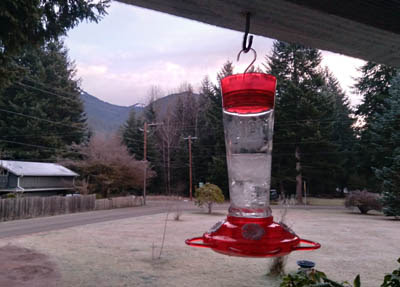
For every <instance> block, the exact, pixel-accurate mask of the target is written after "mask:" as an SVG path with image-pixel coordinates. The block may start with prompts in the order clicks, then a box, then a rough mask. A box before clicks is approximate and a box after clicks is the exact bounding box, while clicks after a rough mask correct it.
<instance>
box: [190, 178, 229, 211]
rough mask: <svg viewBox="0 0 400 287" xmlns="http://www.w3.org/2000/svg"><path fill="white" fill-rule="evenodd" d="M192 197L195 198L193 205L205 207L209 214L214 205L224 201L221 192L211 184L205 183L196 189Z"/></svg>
mask: <svg viewBox="0 0 400 287" xmlns="http://www.w3.org/2000/svg"><path fill="white" fill-rule="evenodd" d="M194 196H195V198H196V200H195V204H196V205H197V206H200V207H202V206H203V205H207V207H208V213H211V211H212V206H213V204H214V203H223V202H224V201H225V197H224V194H223V193H222V190H221V189H220V188H219V187H218V186H216V185H215V184H211V183H206V184H205V185H203V186H202V187H199V188H196V191H195V192H194Z"/></svg>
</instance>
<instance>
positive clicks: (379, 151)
mask: <svg viewBox="0 0 400 287" xmlns="http://www.w3.org/2000/svg"><path fill="white" fill-rule="evenodd" d="M388 92H389V95H388V97H387V98H386V99H385V100H384V102H383V104H384V105H383V108H382V110H380V112H379V113H376V114H374V115H373V116H374V118H375V120H374V122H371V123H370V126H369V132H370V135H371V145H372V146H373V148H374V149H375V153H374V156H375V157H376V160H374V162H375V164H376V165H375V166H374V167H373V170H374V172H375V175H376V177H377V180H378V187H379V190H380V191H382V192H383V196H382V204H383V212H384V213H385V215H387V216H397V217H399V216H400V147H399V143H400V76H396V77H395V78H394V79H393V80H392V82H391V87H390V88H389V90H388Z"/></svg>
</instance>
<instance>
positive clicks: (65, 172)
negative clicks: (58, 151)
mask: <svg viewBox="0 0 400 287" xmlns="http://www.w3.org/2000/svg"><path fill="white" fill-rule="evenodd" d="M0 167H1V168H3V169H6V170H8V171H9V172H11V173H13V174H15V175H17V176H78V174H77V173H75V172H73V171H72V170H69V169H68V168H66V167H63V166H62V165H59V164H56V163H47V162H28V161H13V160H0Z"/></svg>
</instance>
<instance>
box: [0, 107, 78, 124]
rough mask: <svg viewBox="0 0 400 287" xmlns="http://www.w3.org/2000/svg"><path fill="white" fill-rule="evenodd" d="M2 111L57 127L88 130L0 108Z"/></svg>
mask: <svg viewBox="0 0 400 287" xmlns="http://www.w3.org/2000/svg"><path fill="white" fill-rule="evenodd" d="M0 111H1V112H4V113H8V114H13V115H17V116H20V117H25V118H29V119H33V120H37V121H43V122H46V123H51V124H55V125H61V126H65V127H68V128H71V127H73V128H77V129H83V130H86V129H85V128H83V127H77V126H73V125H71V124H65V123H62V122H56V121H52V120H47V119H43V118H38V117H35V116H30V115H26V114H23V113H18V112H14V111H10V110H5V109H2V108H1V107H0Z"/></svg>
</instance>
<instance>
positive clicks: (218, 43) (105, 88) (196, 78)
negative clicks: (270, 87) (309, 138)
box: [65, 2, 364, 106]
mask: <svg viewBox="0 0 400 287" xmlns="http://www.w3.org/2000/svg"><path fill="white" fill-rule="evenodd" d="M250 32H251V31H250ZM242 37H243V33H242V32H235V31H231V30H227V29H223V28H219V27H215V26H211V25H207V24H203V23H200V22H195V21H192V20H187V19H184V18H178V17H175V16H171V15H168V14H164V13H160V12H155V11H152V10H147V9H143V8H139V7H135V6H131V5H126V4H122V3H119V2H112V3H111V6H110V8H109V9H108V15H107V16H106V17H105V18H104V19H103V20H102V21H101V22H100V23H98V24H96V23H81V24H80V25H79V26H78V27H76V28H75V29H73V30H71V31H70V32H69V33H68V37H67V38H66V39H65V43H66V46H67V47H68V49H69V55H70V58H71V60H74V61H75V64H76V68H77V72H78V77H79V78H80V79H81V87H82V88H83V89H84V90H85V91H87V92H88V93H90V94H92V95H94V96H96V97H98V98H100V99H102V100H104V101H107V102H110V103H113V104H117V105H124V106H127V105H132V104H135V103H146V102H147V97H148V93H149V89H150V87H151V86H152V85H156V86H159V87H160V88H161V89H162V90H163V92H164V94H165V95H166V94H168V93H171V92H174V91H176V89H177V88H178V87H179V85H181V84H182V83H184V82H188V83H191V84H192V85H193V86H194V87H195V88H198V87H199V86H200V83H201V81H202V79H203V78H204V77H205V76H206V75H208V76H209V77H210V78H211V79H212V80H213V81H215V76H216V73H217V72H218V71H219V70H220V68H221V67H222V65H223V64H224V63H225V62H226V61H227V60H230V61H233V63H234V65H235V72H238V73H239V72H243V71H244V69H245V67H246V66H247V65H248V64H249V63H250V61H251V59H252V56H251V55H250V53H249V54H248V55H244V54H242V55H241V59H240V62H239V63H237V62H236V55H237V53H238V52H239V50H240V49H241V44H242ZM272 43H273V40H272V39H269V38H265V37H260V36H255V37H254V41H253V48H254V49H255V50H256V51H257V53H258V59H257V62H256V65H261V64H262V63H263V62H265V56H266V55H269V54H270V52H271V47H272ZM363 63H364V62H363V61H361V60H359V59H355V58H350V57H346V56H342V55H339V54H334V53H330V52H325V51H323V65H326V66H328V67H329V69H330V70H331V71H332V72H333V73H334V75H335V76H336V77H337V78H338V80H339V81H340V83H341V86H342V88H343V89H344V90H345V91H347V93H348V95H349V97H350V100H351V102H352V104H353V105H356V104H358V103H359V99H358V98H357V96H355V95H353V94H351V88H350V87H351V86H352V85H353V84H354V81H353V78H354V77H356V76H358V72H357V68H358V67H360V66H361V65H362V64H363Z"/></svg>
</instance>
